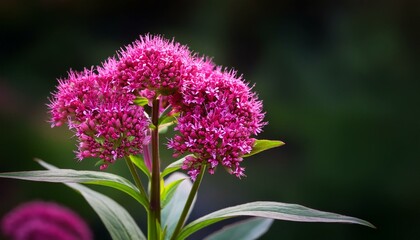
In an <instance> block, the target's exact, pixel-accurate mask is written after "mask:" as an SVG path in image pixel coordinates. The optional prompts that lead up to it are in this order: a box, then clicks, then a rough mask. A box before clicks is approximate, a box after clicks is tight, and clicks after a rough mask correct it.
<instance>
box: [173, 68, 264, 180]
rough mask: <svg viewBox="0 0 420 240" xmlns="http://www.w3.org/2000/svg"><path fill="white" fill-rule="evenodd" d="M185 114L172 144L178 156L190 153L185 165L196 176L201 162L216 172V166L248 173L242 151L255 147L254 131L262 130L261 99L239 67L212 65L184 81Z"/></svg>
mask: <svg viewBox="0 0 420 240" xmlns="http://www.w3.org/2000/svg"><path fill="white" fill-rule="evenodd" d="M181 91H182V96H183V100H182V106H181V107H180V108H181V110H180V112H181V115H180V117H179V118H178V125H177V126H176V127H175V129H176V130H178V131H179V133H180V134H178V135H176V136H175V137H174V138H172V139H170V141H169V144H168V146H169V147H170V148H173V149H174V151H175V154H174V155H175V156H178V155H181V154H183V153H186V152H188V153H192V154H193V156H189V157H188V158H187V159H186V160H185V162H184V166H183V168H184V169H186V170H188V172H189V174H190V176H191V177H192V178H193V179H194V178H195V177H196V175H197V174H198V173H199V170H200V169H201V166H202V165H203V164H206V165H208V166H209V172H210V173H211V174H212V173H214V171H215V169H216V167H217V166H218V165H222V166H223V167H225V168H227V169H229V172H230V173H231V174H234V175H236V176H237V177H241V176H244V168H243V167H241V166H240V163H241V162H242V160H243V159H242V156H243V155H245V154H247V153H249V152H250V151H251V150H252V146H253V144H254V142H255V139H254V138H252V137H251V136H252V135H256V134H258V133H259V132H261V128H262V127H263V126H264V125H265V123H264V122H263V118H264V113H262V103H261V101H259V100H258V99H257V97H256V96H255V94H254V93H252V92H251V88H250V87H249V86H248V85H247V84H245V83H244V82H243V80H242V79H241V78H240V77H237V76H236V74H235V72H233V71H230V72H226V71H222V70H221V69H220V68H216V69H214V70H213V71H212V72H211V73H210V74H208V72H207V71H205V72H204V73H203V74H201V75H200V76H197V77H196V78H192V79H190V80H187V81H184V84H183V86H182V90H181Z"/></svg>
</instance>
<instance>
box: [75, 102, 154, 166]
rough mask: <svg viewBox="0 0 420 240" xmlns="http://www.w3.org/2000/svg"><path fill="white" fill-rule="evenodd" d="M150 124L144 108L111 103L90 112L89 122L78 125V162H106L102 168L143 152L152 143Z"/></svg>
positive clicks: (87, 114) (87, 118)
mask: <svg viewBox="0 0 420 240" xmlns="http://www.w3.org/2000/svg"><path fill="white" fill-rule="evenodd" d="M147 128H148V121H147V118H146V115H145V114H144V111H143V108H141V107H138V106H136V105H128V104H125V103H120V102H116V103H112V102H111V103H107V104H103V105H100V106H98V108H95V109H92V110H89V111H86V119H85V121H83V122H81V123H80V124H79V125H78V126H77V128H76V129H77V132H76V136H77V137H78V138H79V141H80V142H79V149H78V153H77V156H78V159H80V160H82V159H84V158H88V157H94V158H100V159H102V160H104V163H103V164H102V165H101V169H105V168H106V167H107V166H108V164H109V163H114V162H115V161H116V160H117V159H119V158H123V157H125V156H128V155H136V154H140V153H142V146H143V145H145V144H146V143H147V142H148V140H149V139H148V136H147V135H146V129H147Z"/></svg>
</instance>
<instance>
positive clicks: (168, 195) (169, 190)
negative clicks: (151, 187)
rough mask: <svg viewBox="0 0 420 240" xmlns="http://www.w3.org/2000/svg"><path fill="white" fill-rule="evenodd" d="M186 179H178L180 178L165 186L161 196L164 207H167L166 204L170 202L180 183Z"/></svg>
mask: <svg viewBox="0 0 420 240" xmlns="http://www.w3.org/2000/svg"><path fill="white" fill-rule="evenodd" d="M184 180H185V178H184V179H178V180H176V181H173V182H170V183H168V184H167V185H166V186H164V188H163V192H162V196H161V199H162V203H161V205H162V209H163V208H165V206H166V204H168V202H169V201H170V200H171V199H172V197H173V196H174V194H175V191H176V189H177V188H178V186H179V184H180V183H181V182H182V181H184Z"/></svg>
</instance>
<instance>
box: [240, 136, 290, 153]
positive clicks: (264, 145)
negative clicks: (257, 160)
mask: <svg viewBox="0 0 420 240" xmlns="http://www.w3.org/2000/svg"><path fill="white" fill-rule="evenodd" d="M284 144H285V143H284V142H282V141H277V140H265V139H261V140H259V139H257V140H256V141H255V143H254V146H253V147H252V150H251V152H250V153H248V154H245V155H244V156H243V157H249V156H252V155H255V154H257V153H260V152H262V151H265V150H268V149H270V148H275V147H280V146H283V145H284Z"/></svg>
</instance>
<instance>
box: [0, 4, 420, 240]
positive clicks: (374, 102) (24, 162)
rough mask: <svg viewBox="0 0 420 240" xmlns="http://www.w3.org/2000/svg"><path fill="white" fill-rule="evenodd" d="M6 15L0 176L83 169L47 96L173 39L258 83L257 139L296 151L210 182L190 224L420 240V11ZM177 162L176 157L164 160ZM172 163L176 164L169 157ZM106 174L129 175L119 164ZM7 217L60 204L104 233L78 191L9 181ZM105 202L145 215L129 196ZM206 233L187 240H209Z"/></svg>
mask: <svg viewBox="0 0 420 240" xmlns="http://www.w3.org/2000/svg"><path fill="white" fill-rule="evenodd" d="M153 2H154V1H148V2H142V1H99V0H97V1H82V0H73V1H70V0H61V1H55V0H38V1H13V0H3V1H1V2H0V34H1V35H0V36H1V37H0V41H1V42H0V54H1V55H0V56H1V58H0V101H1V102H0V129H1V138H0V147H1V149H0V150H1V151H0V152H1V155H0V156H1V157H0V159H1V160H0V171H1V172H4V171H15V170H33V169H40V167H38V166H37V164H35V163H34V162H33V161H32V159H33V158H34V157H39V158H42V159H44V160H46V161H48V162H50V163H53V164H55V165H57V166H60V167H62V168H76V169H96V167H95V166H93V165H94V163H95V161H93V160H92V161H89V160H87V161H84V162H82V163H77V162H76V161H75V160H74V154H73V152H72V151H73V150H75V144H76V141H75V139H74V138H71V137H72V134H71V133H70V132H69V131H68V130H67V129H65V128H54V129H50V126H49V124H48V123H47V120H48V114H47V113H46V112H47V107H46V106H45V104H46V103H48V99H47V98H48V96H49V95H50V92H51V91H53V90H54V88H55V85H56V78H60V77H65V76H66V72H67V71H68V70H69V69H70V68H72V69H75V70H81V69H82V68H83V67H90V66H92V65H97V64H100V62H101V61H103V60H104V59H105V58H106V57H108V56H110V55H113V54H114V53H115V51H116V50H118V49H119V48H120V47H122V46H123V45H126V44H128V43H130V42H131V41H133V40H135V39H136V38H137V37H138V35H139V34H144V33H148V32H149V33H158V34H164V36H165V37H167V38H172V37H175V39H176V40H177V41H179V42H181V43H182V44H187V45H188V46H189V47H190V48H191V49H193V50H194V51H196V52H199V53H201V54H206V55H209V56H213V57H214V61H215V62H216V63H217V64H221V65H224V66H229V67H233V68H235V69H237V70H238V71H239V72H240V73H243V75H244V77H245V79H247V81H249V82H251V83H256V87H255V90H256V91H258V92H259V96H260V98H261V99H263V100H264V108H265V111H266V112H267V117H266V118H267V120H268V121H269V122H270V124H269V125H268V126H267V127H266V128H265V131H264V133H263V134H262V136H261V138H269V139H281V140H283V141H285V142H286V143H287V145H286V146H284V147H282V148H279V149H275V150H271V151H268V152H265V153H262V154H260V155H257V156H255V157H253V158H249V159H247V161H245V163H244V165H245V166H246V167H247V172H246V173H247V175H248V177H247V178H245V179H242V180H238V179H236V178H235V177H233V176H229V175H228V174H225V173H224V172H223V171H218V172H217V174H216V175H215V176H206V177H205V179H204V184H203V186H202V188H201V192H200V195H199V199H198V203H197V208H196V210H195V211H194V212H193V218H196V217H198V216H200V215H203V214H205V213H208V212H210V211H212V210H216V209H219V208H222V207H227V206H231V205H234V204H239V203H245V202H250V201H255V200H272V201H282V202H291V203H300V204H303V205H306V206H309V207H313V208H317V209H322V210H326V211H332V212H338V213H342V214H347V215H352V216H357V217H360V218H363V219H366V220H369V221H371V222H372V223H374V224H375V225H376V226H377V227H378V229H377V230H372V229H368V228H365V227H361V226H355V225H340V224H316V223H315V224H309V223H291V222H281V221H277V222H275V223H274V225H273V227H272V228H271V230H270V232H269V233H268V234H266V235H265V236H264V237H263V239H308V238H311V239H321V238H328V239H413V238H415V236H419V235H420V231H419V230H418V226H419V223H420V222H419V220H418V219H419V215H420V205H419V204H420V190H419V189H420V178H419V172H420V171H419V170H420V161H419V154H418V153H419V149H420V124H419V117H420V108H419V103H420V101H419V98H418V92H419V90H420V82H419V81H418V79H417V74H418V69H419V68H418V67H419V57H418V56H419V54H420V47H419V42H420V41H419V40H420V39H419V16H420V11H419V10H420V4H418V3H419V2H418V1H408V0H407V1H340V3H336V2H338V1H331V2H327V1H323V2H317V1H302V0H300V1H292V0H289V1H262V0H260V1H256V0H255V1H252V0H241V1H240V0H238V1H223V0H220V1H193V0H191V1H168V2H164V1H160V3H153ZM164 156H168V155H164ZM165 159H166V160H165V164H167V163H168V162H169V158H167V157H166V158H165ZM109 171H110V172H114V173H118V174H126V172H125V169H124V165H123V164H121V163H118V164H116V166H113V167H111V168H110V169H109ZM0 184H1V185H0V186H1V187H0V197H1V204H0V216H2V215H3V214H4V213H5V212H6V211H8V210H9V209H11V208H12V207H14V206H16V205H17V204H18V203H21V202H24V201H29V200H33V199H44V200H51V201H58V202H61V203H63V204H65V205H67V206H69V207H71V208H73V209H75V210H76V211H78V212H79V213H80V215H82V216H83V217H84V218H86V219H87V221H88V222H89V224H90V226H92V228H94V229H95V235H96V237H97V239H107V233H106V230H105V229H104V227H103V225H102V224H101V223H100V222H99V219H98V217H97V216H96V215H95V214H94V212H93V211H92V210H91V209H90V208H89V207H88V206H86V205H87V204H85V203H84V201H83V199H82V198H81V197H80V196H79V195H78V194H76V193H74V192H73V191H72V190H70V189H68V188H66V187H64V186H62V185H60V184H49V183H32V182H23V181H17V180H4V179H0ZM97 189H98V190H100V191H102V192H105V193H110V194H112V197H113V198H114V199H116V200H118V201H121V202H123V203H124V204H125V205H127V208H128V209H129V210H130V212H132V214H133V216H135V218H136V219H137V220H138V221H139V223H140V225H142V226H143V229H145V228H144V221H145V219H144V212H143V211H142V210H139V209H140V207H139V206H138V205H136V203H135V202H134V201H133V200H131V199H130V198H129V197H126V196H125V195H124V194H121V193H116V192H115V191H111V190H108V189H104V188H97ZM207 233H208V231H202V232H200V234H197V235H194V236H193V237H192V238H191V239H201V238H202V237H203V236H204V235H205V234H207Z"/></svg>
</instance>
